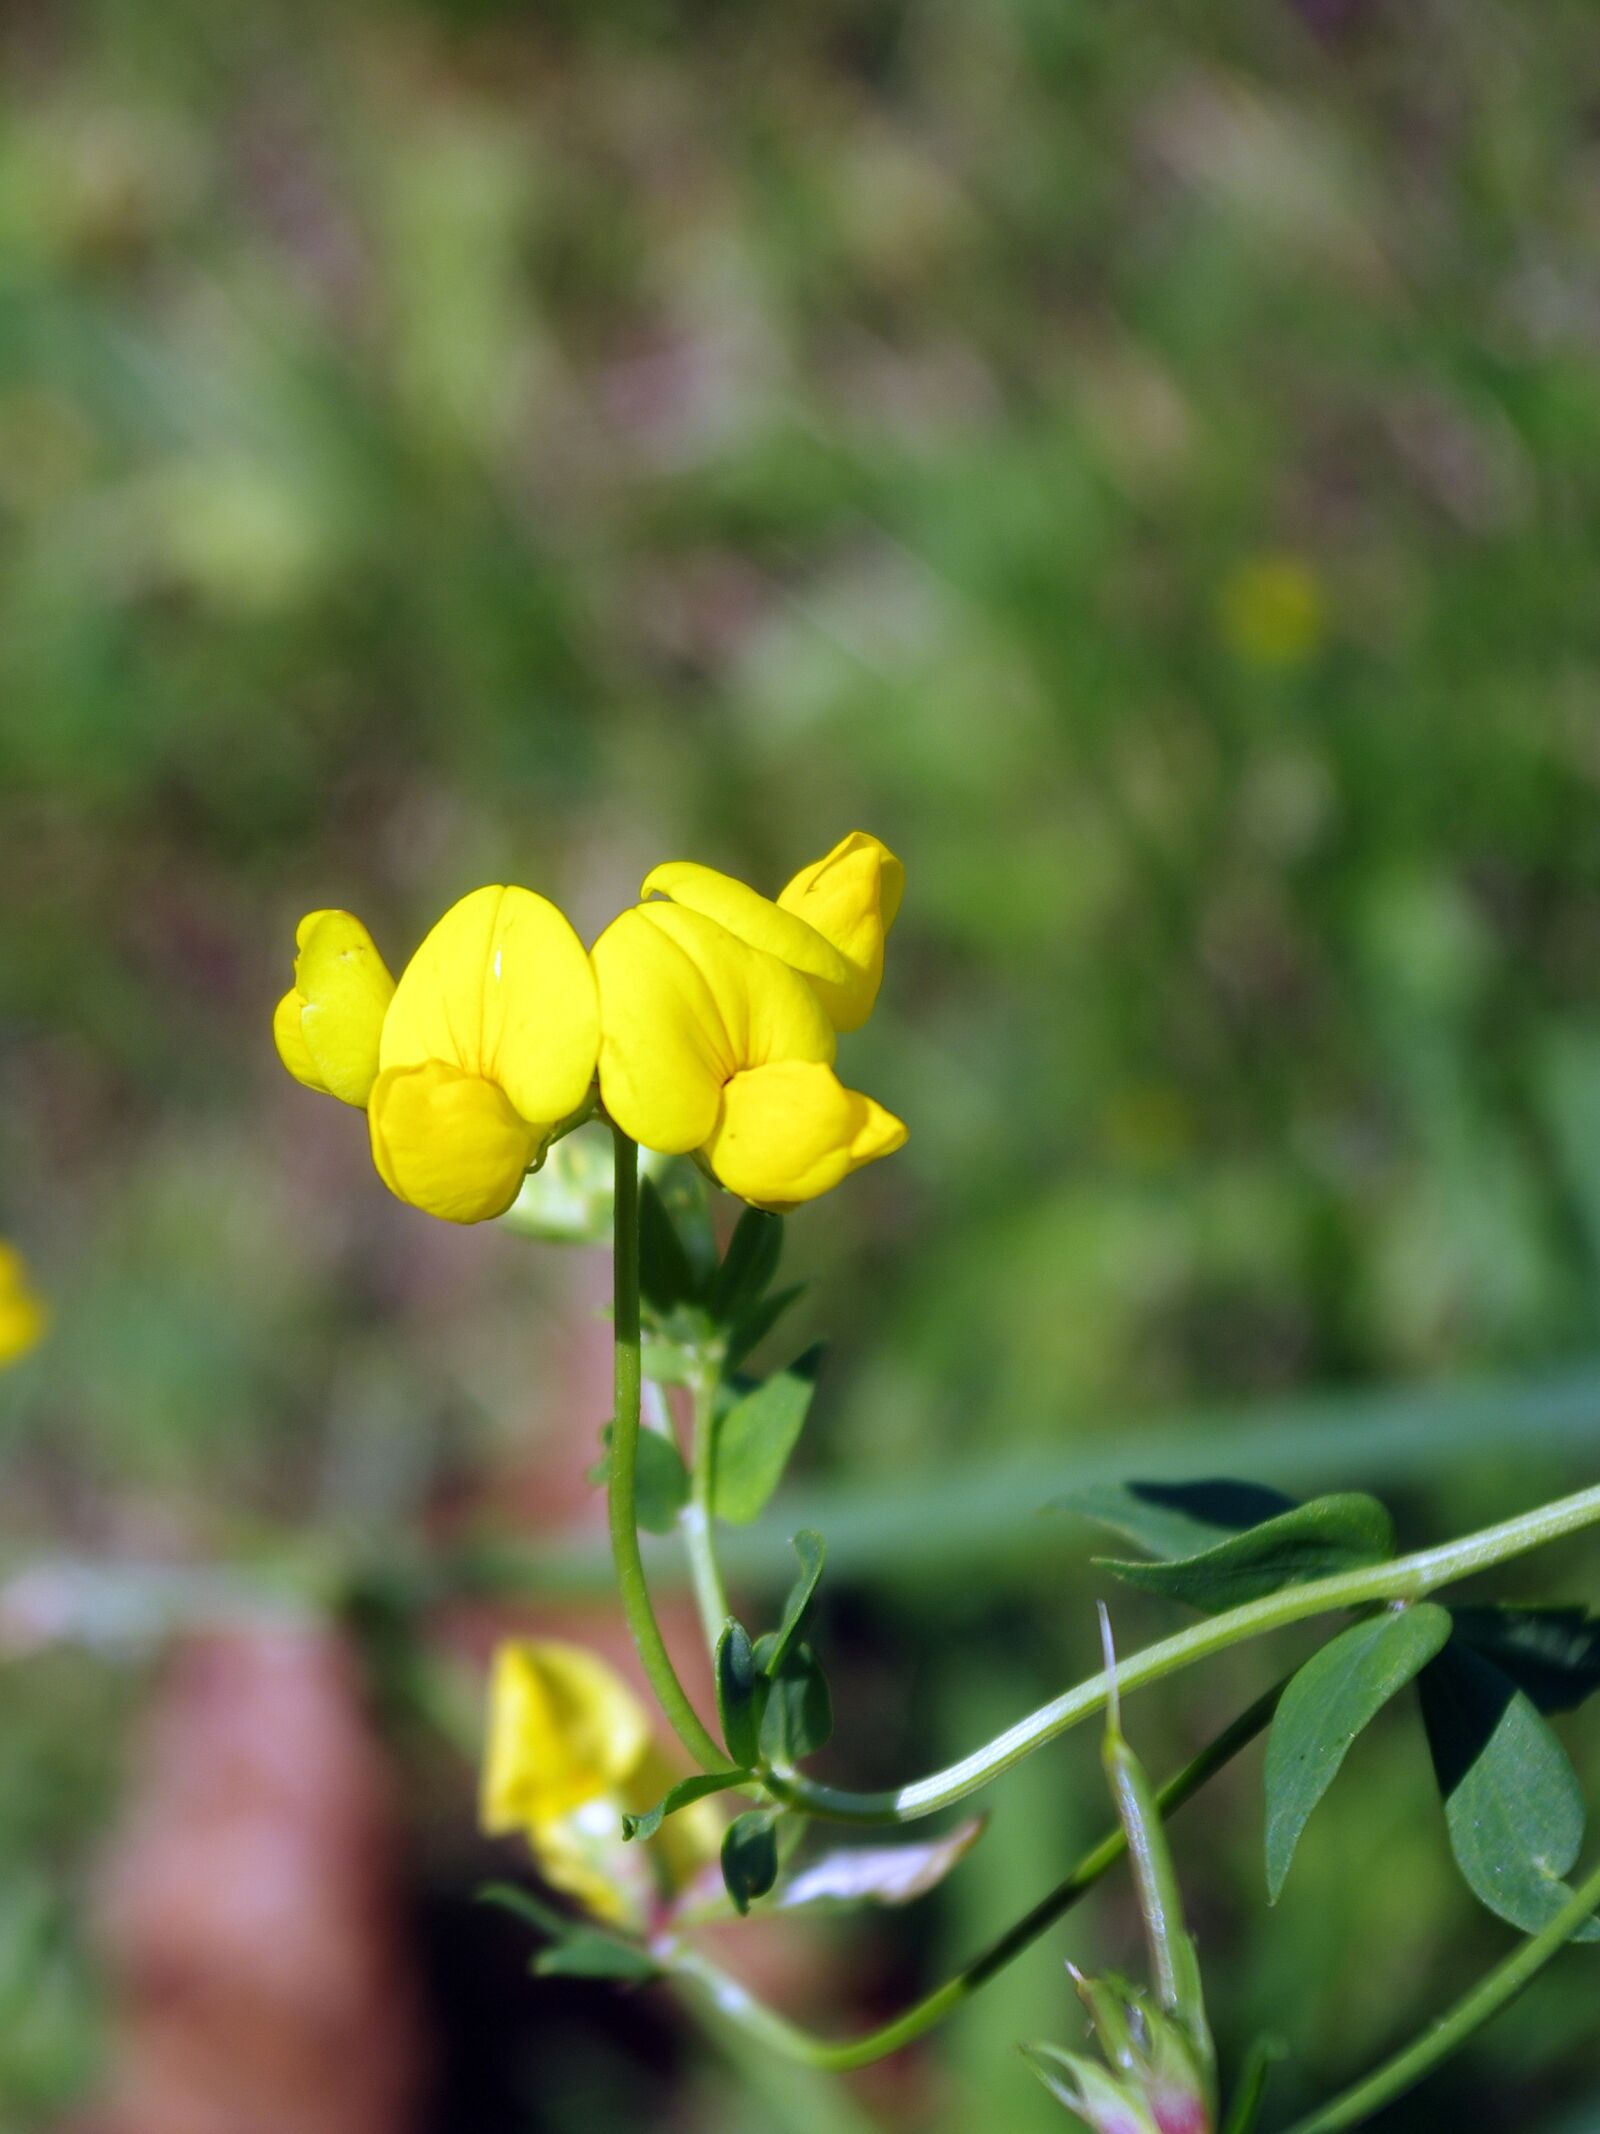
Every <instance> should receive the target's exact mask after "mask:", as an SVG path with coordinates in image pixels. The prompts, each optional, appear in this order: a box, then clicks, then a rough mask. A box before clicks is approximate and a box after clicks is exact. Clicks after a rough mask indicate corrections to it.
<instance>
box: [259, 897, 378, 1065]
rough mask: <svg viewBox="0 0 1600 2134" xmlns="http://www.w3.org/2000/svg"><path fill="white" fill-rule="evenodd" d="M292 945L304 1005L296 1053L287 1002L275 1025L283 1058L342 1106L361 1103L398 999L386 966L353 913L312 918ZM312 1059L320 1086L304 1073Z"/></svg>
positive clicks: (281, 1005)
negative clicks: (385, 1023)
mask: <svg viewBox="0 0 1600 2134" xmlns="http://www.w3.org/2000/svg"><path fill="white" fill-rule="evenodd" d="M295 939H296V941H297V942H298V944H299V949H300V953H299V955H298V956H296V958H295V960H294V994H293V995H291V996H290V999H293V998H295V997H296V996H298V998H299V1001H300V1004H301V1005H300V1029H299V1039H300V1043H299V1047H296V1045H295V1042H294V1034H293V1031H292V1030H291V1029H289V1028H288V1027H287V1026H288V1024H289V1022H290V1017H289V1015H288V1014H287V1013H286V1010H287V1009H288V1006H289V1001H288V1000H283V1001H280V1002H279V1003H278V1014H277V1016H276V1017H275V1018H274V1021H273V1031H274V1035H275V1036H276V1037H277V1039H278V1052H279V1055H280V1056H281V1058H282V1060H283V1062H284V1065H285V1066H286V1067H287V1068H288V1069H289V1072H290V1073H291V1074H292V1075H295V1076H297V1077H298V1079H299V1080H300V1081H302V1082H306V1083H307V1086H308V1087H309V1088H312V1089H318V1088H320V1089H325V1090H326V1091H327V1092H328V1094H329V1095H330V1096H335V1097H338V1098H339V1099H340V1101H341V1102H342V1103H345V1104H355V1105H362V1104H365V1103H366V1101H367V1098H368V1096H369V1095H370V1094H371V1090H372V1085H373V1082H374V1081H375V1080H376V1078H377V1073H378V1035H379V1032H380V1031H381V1030H382V1028H383V1018H384V1013H385V1011H386V1009H387V1008H388V1006H389V1003H390V1001H391V1000H392V999H393V998H394V980H393V979H392V978H391V977H390V976H389V967H388V965H387V964H386V963H385V962H384V960H383V958H382V957H381V956H380V955H379V954H378V951H377V949H376V948H375V947H374V946H373V940H372V936H371V935H370V934H369V933H368V932H367V929H366V928H365V927H364V926H363V925H362V923H361V921H360V920H359V919H358V918H356V917H355V916H354V914H353V913H351V912H348V911H314V912H309V913H308V914H307V915H306V917H305V918H303V919H302V920H301V921H300V925H299V928H298V930H297V932H296V935H295ZM302 1059H309V1061H310V1062H311V1065H312V1068H313V1070H314V1072H315V1075H316V1080H315V1081H310V1080H308V1077H307V1076H306V1075H305V1074H304V1073H302V1071H301V1062H302Z"/></svg>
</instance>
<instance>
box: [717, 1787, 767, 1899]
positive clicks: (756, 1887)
mask: <svg viewBox="0 0 1600 2134" xmlns="http://www.w3.org/2000/svg"><path fill="white" fill-rule="evenodd" d="M722 1879H723V1882H724V1883H725V1884H726V1886H727V1891H728V1895H729V1896H730V1897H731V1898H732V1899H733V1908H734V1910H735V1911H736V1912H739V1913H744V1912H748V1911H749V1909H750V1900H751V1899H752V1898H753V1897H764V1896H765V1895H766V1894H767V1891H768V1890H769V1889H771V1887H772V1885H773V1883H774V1882H776V1881H777V1879H778V1838H777V1833H776V1831H775V1830H774V1828H773V1816H772V1813H771V1811H770V1810H769V1809H766V1808H750V1809H747V1810H746V1812H745V1813H744V1814H743V1815H736V1816H735V1817H734V1819H733V1821H732V1822H731V1823H730V1824H729V1825H728V1828H727V1832H726V1835H725V1836H724V1837H723V1840H722Z"/></svg>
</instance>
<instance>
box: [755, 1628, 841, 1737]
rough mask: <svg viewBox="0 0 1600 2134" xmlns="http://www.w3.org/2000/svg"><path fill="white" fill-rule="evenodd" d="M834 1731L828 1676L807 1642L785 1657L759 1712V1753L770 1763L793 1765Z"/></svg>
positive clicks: (795, 1647)
mask: <svg viewBox="0 0 1600 2134" xmlns="http://www.w3.org/2000/svg"><path fill="white" fill-rule="evenodd" d="M832 1732H833V1699H832V1697H831V1696H830V1695H829V1693H828V1678H827V1676H826V1675H825V1674H824V1673H823V1672H822V1665H821V1662H820V1661H819V1660H818V1658H817V1656H816V1654H815V1653H814V1652H813V1651H812V1650H811V1647H810V1646H809V1645H796V1646H794V1647H793V1648H792V1650H790V1651H789V1652H788V1653H787V1654H786V1655H785V1656H784V1660H783V1663H782V1666H781V1667H780V1668H779V1670H778V1672H777V1674H776V1675H775V1676H774V1677H773V1678H772V1683H771V1687H770V1688H769V1689H768V1691H767V1708H766V1710H765V1711H764V1712H763V1713H762V1715H761V1754H762V1756H763V1757H764V1758H765V1759H766V1761H767V1762H768V1763H769V1764H795V1763H798V1762H799V1761H800V1759H801V1758H802V1757H803V1756H811V1755H814V1754H815V1752H816V1751H817V1750H818V1749H820V1748H821V1747H822V1746H823V1744H824V1743H825V1742H826V1741H827V1739H828V1736H829V1735H830V1734H831V1733H832Z"/></svg>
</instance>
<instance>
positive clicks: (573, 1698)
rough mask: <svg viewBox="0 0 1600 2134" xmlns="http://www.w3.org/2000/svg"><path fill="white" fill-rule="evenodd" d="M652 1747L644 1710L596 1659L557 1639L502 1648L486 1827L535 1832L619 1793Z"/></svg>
mask: <svg viewBox="0 0 1600 2134" xmlns="http://www.w3.org/2000/svg"><path fill="white" fill-rule="evenodd" d="M649 1745H650V1722H649V1720H648V1719H647V1717H646V1716H645V1710H644V1707H643V1705H642V1704H641V1703H640V1701H639V1699H638V1698H637V1697H636V1696H635V1695H634V1693H633V1691H632V1690H631V1689H629V1687H628V1685H627V1683H626V1682H624V1681H623V1680H622V1678H621V1676H620V1675H618V1674H617V1673H616V1672H615V1671H614V1670H613V1669H612V1668H610V1667H608V1666H607V1665H606V1663H605V1661H604V1660H602V1659H600V1658H599V1657H598V1656H597V1655H596V1654H594V1653H592V1652H589V1651H586V1650H585V1648H584V1647H583V1646H581V1645H568V1644H565V1643H561V1642H558V1641H556V1640H554V1639H537V1640H535V1639H526V1640H520V1641H518V1642H515V1643H511V1644H505V1645H502V1646H501V1647H500V1648H499V1649H498V1651H497V1652H496V1653H495V1656H494V1666H493V1669H492V1672H491V1675H490V1681H489V1734H488V1742H487V1745H486V1748H485V1752H484V1765H483V1793H482V1802H481V1811H480V1815H481V1821H482V1824H483V1827H484V1829H485V1830H486V1831H488V1832H489V1833H490V1834H491V1835H496V1834H498V1833H501V1832H504V1831H508V1830H527V1829H532V1828H534V1827H536V1826H537V1825H539V1824H541V1823H545V1822H549V1821H551V1820H553V1819H555V1818H558V1817H561V1816H566V1815H570V1814H571V1813H572V1812H573V1811H574V1810H575V1809H579V1808H581V1807H583V1806H584V1804H585V1803H586V1802H588V1801H593V1800H599V1799H602V1798H603V1797H605V1796H606V1795H608V1794H612V1793H619V1792H620V1791H621V1789H622V1788H624V1787H625V1786H626V1784H627V1782H628V1780H629V1778H630V1777H631V1775H632V1774H633V1772H634V1770H635V1769H636V1767H637V1766H638V1764H639V1763H640V1761H641V1760H642V1758H643V1757H644V1755H645V1752H646V1750H647V1749H648V1747H649Z"/></svg>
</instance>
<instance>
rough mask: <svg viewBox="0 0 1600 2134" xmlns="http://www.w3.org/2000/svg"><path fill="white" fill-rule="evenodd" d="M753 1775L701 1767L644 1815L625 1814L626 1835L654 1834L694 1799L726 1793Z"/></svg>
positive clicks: (747, 1772) (681, 1781) (671, 1788)
mask: <svg viewBox="0 0 1600 2134" xmlns="http://www.w3.org/2000/svg"><path fill="white" fill-rule="evenodd" d="M750 1776H751V1773H750V1772H749V1771H748V1770H744V1771H697V1772H696V1773H695V1775H694V1776H693V1777H692V1778H680V1779H679V1781H678V1783H677V1784H676V1785H675V1786H669V1787H668V1788H667V1790H666V1792H665V1794H663V1796H662V1798H661V1799H660V1800H658V1801H657V1802H656V1804H655V1806H654V1807H653V1808H647V1809H646V1810H645V1812H644V1814H643V1815H625V1816H624V1817H623V1818H622V1835H623V1836H624V1837H625V1838H653V1837H654V1836H655V1834H656V1832H657V1831H658V1830H659V1829H660V1828H661V1826H662V1824H663V1823H664V1822H665V1821H666V1819H667V1817H668V1816H669V1815H676V1814H677V1812H678V1810H679V1809H680V1808H687V1807H688V1806H689V1804H690V1802H691V1801H703V1800H704V1799H705V1798H706V1796H707V1795H708V1794H711V1793H726V1792H727V1790H728V1788H729V1787H730V1786H742V1785H743V1784H744V1783H745V1782H746V1780H748V1779H749V1778H750Z"/></svg>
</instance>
